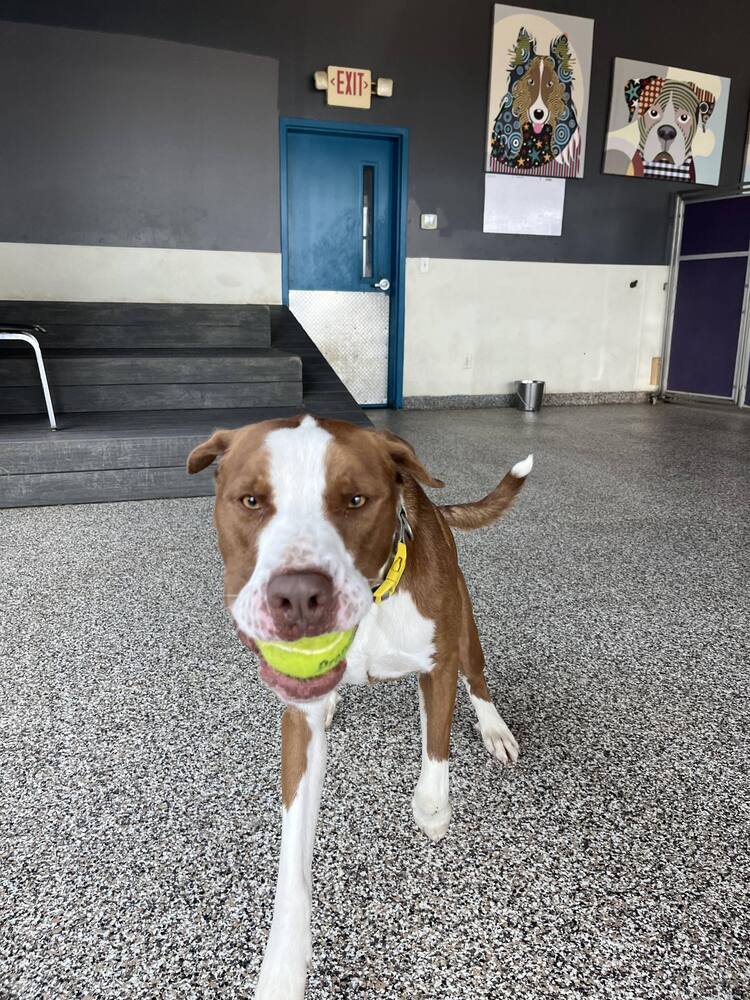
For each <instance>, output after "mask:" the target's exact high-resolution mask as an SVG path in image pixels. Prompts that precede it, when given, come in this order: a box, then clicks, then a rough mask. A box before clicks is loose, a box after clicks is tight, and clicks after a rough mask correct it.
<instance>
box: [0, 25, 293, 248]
mask: <svg viewBox="0 0 750 1000" xmlns="http://www.w3.org/2000/svg"><path fill="white" fill-rule="evenodd" d="M0 95H2V97H1V98H0V147H1V148H2V154H0V240H3V241H8V242H16V241H18V242H31V243H74V244H78V243H80V244H95V243H100V244H109V245H117V246H156V247H190V248H203V249H220V250H238V249H247V248H250V247H251V248H252V249H255V250H278V249H279V200H278V188H279V181H278V166H277V164H278V152H277V147H278V105H277V100H278V63H277V62H276V60H274V59H269V58H267V57H262V56H256V55H246V54H244V53H240V52H230V51H224V50H221V49H213V48H202V47H198V46H195V45H181V44H175V43H174V42H165V41H160V40H157V39H150V38H135V37H132V36H127V35H113V34H103V33H100V32H92V31H76V30H68V29H62V30H61V29H60V28H52V27H43V26H39V25H30V24H10V23H8V22H5V23H2V24H0Z"/></svg>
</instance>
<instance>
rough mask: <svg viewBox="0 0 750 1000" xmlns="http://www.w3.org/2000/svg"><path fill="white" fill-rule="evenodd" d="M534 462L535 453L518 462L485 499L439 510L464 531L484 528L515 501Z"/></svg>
mask: <svg viewBox="0 0 750 1000" xmlns="http://www.w3.org/2000/svg"><path fill="white" fill-rule="evenodd" d="M533 464H534V456H533V455H529V457H528V458H525V459H524V460H523V462H517V463H516V464H515V465H514V466H513V468H512V469H511V470H510V472H509V473H508V474H507V475H506V476H505V477H504V478H503V480H502V482H501V483H500V484H499V485H498V486H496V487H495V489H494V490H493V491H492V493H488V494H487V496H486V497H484V499H483V500H475V501H474V503H457V504H448V505H447V506H445V507H438V510H439V511H440V513H441V514H442V515H443V517H444V518H445V521H446V524H448V526H449V527H451V528H459V529H460V530H462V531H472V530H473V529H474V528H484V527H485V526H486V525H488V524H492V522H493V521H496V520H497V519H498V517H500V515H501V514H504V513H505V511H506V510H507V509H508V507H510V505H511V504H512V503H513V500H514V499H515V496H516V493H518V491H519V490H520V489H521V487H522V486H523V484H524V482H525V481H526V477H527V476H528V474H529V473H530V472H531V468H532V466H533Z"/></svg>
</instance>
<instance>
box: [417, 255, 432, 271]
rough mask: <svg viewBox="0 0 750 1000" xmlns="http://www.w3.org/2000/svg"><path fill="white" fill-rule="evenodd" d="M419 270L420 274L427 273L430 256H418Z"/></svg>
mask: <svg viewBox="0 0 750 1000" xmlns="http://www.w3.org/2000/svg"><path fill="white" fill-rule="evenodd" d="M419 270H420V271H421V273H422V274H427V272H428V271H429V270H430V258H429V257H420V258H419Z"/></svg>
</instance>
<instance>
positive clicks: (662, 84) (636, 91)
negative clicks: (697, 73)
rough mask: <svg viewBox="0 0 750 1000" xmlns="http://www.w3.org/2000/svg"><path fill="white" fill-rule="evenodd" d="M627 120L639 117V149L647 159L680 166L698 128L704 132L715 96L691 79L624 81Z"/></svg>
mask: <svg viewBox="0 0 750 1000" xmlns="http://www.w3.org/2000/svg"><path fill="white" fill-rule="evenodd" d="M625 102H626V104H627V106H628V121H631V122H632V121H633V119H634V118H635V117H636V116H637V118H638V131H639V135H640V141H639V149H640V152H641V155H642V156H643V159H644V161H645V162H647V163H666V164H675V165H677V166H679V165H680V164H683V163H685V161H686V160H688V159H689V157H690V156H691V155H692V144H693V138H694V136H695V133H696V131H697V130H698V128H701V129H702V130H703V131H704V132H705V130H706V122H707V121H708V119H709V118H710V117H711V114H712V113H713V110H714V107H715V105H716V98H715V97H714V95H713V94H712V93H710V92H709V91H707V90H702V89H701V88H700V87H697V86H696V85H695V84H693V83H686V82H684V81H682V80H672V79H669V78H667V77H661V76H648V77H644V78H643V79H640V80H628V82H627V83H626V84H625Z"/></svg>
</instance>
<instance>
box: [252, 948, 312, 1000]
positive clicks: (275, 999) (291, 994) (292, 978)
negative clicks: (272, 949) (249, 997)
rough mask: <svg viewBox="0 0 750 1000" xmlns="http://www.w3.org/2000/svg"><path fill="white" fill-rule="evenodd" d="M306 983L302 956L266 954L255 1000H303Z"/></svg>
mask: <svg viewBox="0 0 750 1000" xmlns="http://www.w3.org/2000/svg"><path fill="white" fill-rule="evenodd" d="M300 959H301V960H300ZM306 983H307V959H306V958H304V956H303V955H302V954H300V955H290V954H289V951H287V953H286V955H283V954H276V953H273V954H269V953H268V952H266V954H265V957H264V958H263V965H262V966H261V968H260V975H259V976H258V985H257V986H256V988H255V1000H304V996H305V986H306Z"/></svg>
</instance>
